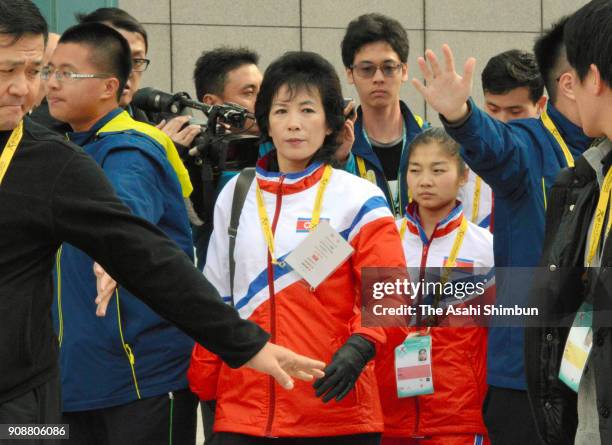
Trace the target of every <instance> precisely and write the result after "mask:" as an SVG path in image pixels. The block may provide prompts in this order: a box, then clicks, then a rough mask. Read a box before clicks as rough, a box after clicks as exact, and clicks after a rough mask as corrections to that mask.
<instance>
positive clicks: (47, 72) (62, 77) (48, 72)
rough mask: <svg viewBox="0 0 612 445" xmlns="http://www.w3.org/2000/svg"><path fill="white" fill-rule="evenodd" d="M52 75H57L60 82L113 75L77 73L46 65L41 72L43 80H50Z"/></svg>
mask: <svg viewBox="0 0 612 445" xmlns="http://www.w3.org/2000/svg"><path fill="white" fill-rule="evenodd" d="M51 77H55V80H57V81H58V82H73V81H75V80H77V79H108V78H109V77H113V76H112V74H106V73H97V74H83V73H75V72H72V71H67V70H54V69H51V68H49V67H45V68H43V69H42V71H41V72H40V78H41V79H42V80H49V79H51Z"/></svg>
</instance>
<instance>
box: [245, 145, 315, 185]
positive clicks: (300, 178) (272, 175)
mask: <svg viewBox="0 0 612 445" xmlns="http://www.w3.org/2000/svg"><path fill="white" fill-rule="evenodd" d="M272 156H276V150H274V151H271V152H270V153H268V154H267V155H266V156H264V157H263V158H261V159H260V160H259V161H257V166H256V167H255V173H256V177H257V183H258V184H259V187H260V188H261V189H262V190H264V191H266V192H269V193H274V194H277V193H279V192H280V193H282V194H283V195H291V194H293V193H299V192H301V191H304V190H306V189H308V188H310V187H312V186H313V185H315V184H317V183H318V182H319V180H320V179H321V177H322V176H323V170H324V169H325V164H322V163H320V162H313V163H312V164H310V165H309V166H308V167H306V169H304V170H302V171H301V172H294V173H281V172H278V171H276V172H275V171H270V170H268V168H269V165H270V164H271V158H272Z"/></svg>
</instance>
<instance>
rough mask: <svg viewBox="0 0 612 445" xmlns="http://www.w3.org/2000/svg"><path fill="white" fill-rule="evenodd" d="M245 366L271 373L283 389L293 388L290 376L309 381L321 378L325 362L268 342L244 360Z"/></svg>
mask: <svg viewBox="0 0 612 445" xmlns="http://www.w3.org/2000/svg"><path fill="white" fill-rule="evenodd" d="M245 366H246V367H248V368H252V369H254V370H255V371H259V372H263V373H264V374H269V375H271V376H272V377H274V379H275V380H276V381H277V382H278V383H279V385H281V386H282V387H283V388H285V389H293V379H292V378H291V377H295V378H297V379H299V380H304V381H306V382H309V381H311V380H312V379H314V378H315V377H316V378H321V377H323V376H324V375H325V373H324V372H323V368H325V363H323V362H320V361H318V360H313V359H310V358H308V357H304V356H303V355H299V354H296V353H295V352H293V351H291V350H290V349H287V348H284V347H282V346H278V345H275V344H274V343H270V342H268V343H266V344H265V346H264V347H263V348H261V350H260V351H259V352H258V353H257V354H255V356H254V357H253V358H252V359H251V360H249V361H248V362H246V364H245Z"/></svg>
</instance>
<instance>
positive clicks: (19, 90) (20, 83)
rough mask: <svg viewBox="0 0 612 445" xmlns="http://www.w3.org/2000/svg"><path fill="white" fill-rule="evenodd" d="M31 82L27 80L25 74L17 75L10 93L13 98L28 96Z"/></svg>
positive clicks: (12, 82)
mask: <svg viewBox="0 0 612 445" xmlns="http://www.w3.org/2000/svg"><path fill="white" fill-rule="evenodd" d="M29 88H30V82H28V80H27V79H26V76H25V73H21V74H18V75H16V76H15V77H14V78H13V79H12V81H11V85H10V88H9V93H10V94H11V95H13V96H18V97H23V96H25V95H27V94H28V91H29Z"/></svg>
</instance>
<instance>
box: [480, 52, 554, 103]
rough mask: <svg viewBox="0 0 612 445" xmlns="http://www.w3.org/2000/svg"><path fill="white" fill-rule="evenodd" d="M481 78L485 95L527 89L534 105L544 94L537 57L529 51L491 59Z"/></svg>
mask: <svg viewBox="0 0 612 445" xmlns="http://www.w3.org/2000/svg"><path fill="white" fill-rule="evenodd" d="M481 78H482V89H483V90H484V92H485V93H492V94H506V93H508V92H510V91H512V90H514V89H516V88H521V87H527V89H528V90H529V99H531V101H532V102H533V103H536V102H537V101H538V100H540V98H541V97H542V94H544V81H543V80H542V76H541V75H540V70H539V69H538V64H537V63H536V60H535V56H534V55H533V54H532V53H529V52H527V51H521V50H518V49H511V50H508V51H504V52H503V53H500V54H498V55H496V56H493V57H491V58H490V59H489V61H488V62H487V66H485V68H484V70H483V71H482V77H481Z"/></svg>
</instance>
